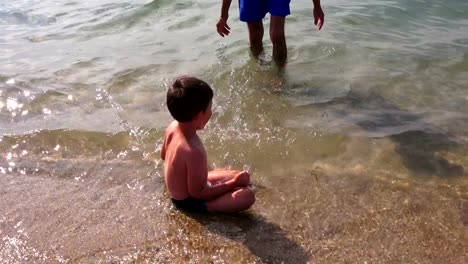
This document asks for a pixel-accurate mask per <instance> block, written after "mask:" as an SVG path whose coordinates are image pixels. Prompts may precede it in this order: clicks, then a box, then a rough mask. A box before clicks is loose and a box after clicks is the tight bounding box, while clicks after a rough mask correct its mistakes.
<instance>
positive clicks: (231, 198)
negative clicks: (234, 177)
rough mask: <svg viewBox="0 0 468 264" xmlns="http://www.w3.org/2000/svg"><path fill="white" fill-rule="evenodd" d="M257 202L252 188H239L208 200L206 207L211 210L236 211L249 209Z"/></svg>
mask: <svg viewBox="0 0 468 264" xmlns="http://www.w3.org/2000/svg"><path fill="white" fill-rule="evenodd" d="M254 202H255V193H254V191H253V190H252V189H250V188H248V187H246V188H239V189H237V190H235V191H232V192H229V193H226V194H224V195H221V196H219V197H217V198H215V199H213V200H209V201H207V202H206V209H207V210H208V211H210V212H224V213H234V212H239V211H244V210H247V209H249V208H250V207H251V206H252V205H253V204H254Z"/></svg>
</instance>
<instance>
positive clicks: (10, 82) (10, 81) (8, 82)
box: [6, 79, 15, 84]
mask: <svg viewBox="0 0 468 264" xmlns="http://www.w3.org/2000/svg"><path fill="white" fill-rule="evenodd" d="M6 84H15V79H9V80H8V81H6Z"/></svg>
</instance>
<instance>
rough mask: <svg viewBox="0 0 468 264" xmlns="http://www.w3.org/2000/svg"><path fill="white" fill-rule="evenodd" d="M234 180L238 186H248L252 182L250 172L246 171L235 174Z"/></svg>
mask: <svg viewBox="0 0 468 264" xmlns="http://www.w3.org/2000/svg"><path fill="white" fill-rule="evenodd" d="M234 182H235V183H236V186H237V187H246V186H248V185H249V184H250V173H248V172H246V171H241V172H239V173H238V174H237V175H236V176H234Z"/></svg>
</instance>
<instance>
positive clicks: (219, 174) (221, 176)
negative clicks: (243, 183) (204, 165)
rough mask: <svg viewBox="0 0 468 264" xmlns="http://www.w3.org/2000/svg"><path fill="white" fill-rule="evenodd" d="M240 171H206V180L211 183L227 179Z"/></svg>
mask: <svg viewBox="0 0 468 264" xmlns="http://www.w3.org/2000/svg"><path fill="white" fill-rule="evenodd" d="M239 172H240V171H238V170H231V169H214V170H212V171H209V172H208V181H209V182H210V183H211V184H212V185H213V184H217V183H220V182H225V181H228V180H230V179H232V178H234V176H236V174H238V173H239Z"/></svg>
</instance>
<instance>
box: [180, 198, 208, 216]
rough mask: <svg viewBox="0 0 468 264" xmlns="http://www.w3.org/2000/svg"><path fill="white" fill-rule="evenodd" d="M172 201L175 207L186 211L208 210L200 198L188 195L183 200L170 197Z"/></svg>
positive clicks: (200, 211)
mask: <svg viewBox="0 0 468 264" xmlns="http://www.w3.org/2000/svg"><path fill="white" fill-rule="evenodd" d="M172 203H174V205H175V206H176V207H177V209H179V210H184V211H187V212H194V213H203V212H207V211H208V210H207V209H206V202H205V201H204V200H201V199H195V198H192V197H188V198H185V199H184V200H176V199H173V198H172Z"/></svg>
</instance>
